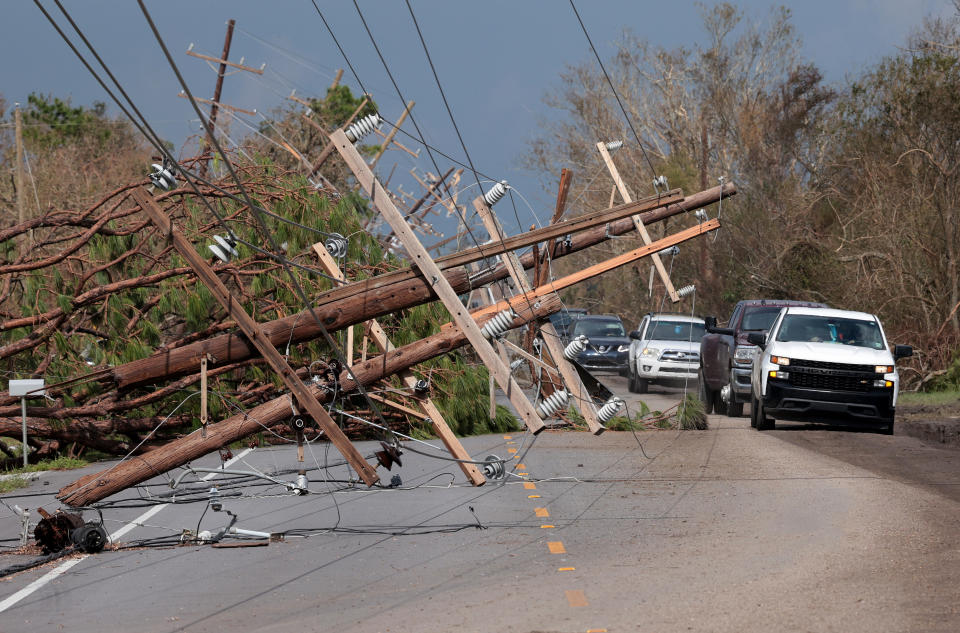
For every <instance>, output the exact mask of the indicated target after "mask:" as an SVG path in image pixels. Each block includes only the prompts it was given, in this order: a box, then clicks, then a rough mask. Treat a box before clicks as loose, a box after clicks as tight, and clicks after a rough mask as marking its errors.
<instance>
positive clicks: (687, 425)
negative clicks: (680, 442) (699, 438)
mask: <svg viewBox="0 0 960 633" xmlns="http://www.w3.org/2000/svg"><path fill="white" fill-rule="evenodd" d="M677 426H678V427H679V428H680V429H681V430H683V431H705V430H706V429H708V428H709V426H710V425H709V423H708V422H707V412H706V410H704V408H703V403H702V402H700V398H698V397H697V396H696V394H692V393H688V394H687V395H686V397H685V398H684V399H683V401H682V402H681V403H680V406H679V407H678V408H677Z"/></svg>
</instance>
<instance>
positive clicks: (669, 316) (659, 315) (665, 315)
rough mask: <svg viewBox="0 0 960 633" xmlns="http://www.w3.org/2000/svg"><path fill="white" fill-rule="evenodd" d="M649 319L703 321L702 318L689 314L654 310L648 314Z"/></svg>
mask: <svg viewBox="0 0 960 633" xmlns="http://www.w3.org/2000/svg"><path fill="white" fill-rule="evenodd" d="M650 320H651V321H653V320H656V321H668V320H669V321H681V322H683V323H703V319H701V318H700V317H697V316H690V315H689V314H679V313H676V312H655V313H653V314H651V315H650Z"/></svg>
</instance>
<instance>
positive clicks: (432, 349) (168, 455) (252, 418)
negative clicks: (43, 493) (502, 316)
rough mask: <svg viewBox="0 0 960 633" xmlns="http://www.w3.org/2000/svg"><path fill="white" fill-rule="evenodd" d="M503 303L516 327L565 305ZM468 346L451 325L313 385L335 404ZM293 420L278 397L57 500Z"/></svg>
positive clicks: (82, 500)
mask: <svg viewBox="0 0 960 633" xmlns="http://www.w3.org/2000/svg"><path fill="white" fill-rule="evenodd" d="M503 306H512V307H513V310H514V312H515V313H516V318H514V319H513V321H512V323H511V324H510V326H511V327H513V328H517V327H520V326H522V325H524V324H526V323H529V322H531V321H533V320H535V319H537V318H541V317H546V316H549V315H550V314H552V313H554V312H557V311H558V310H560V308H561V306H562V304H561V302H560V299H559V298H558V297H556V296H550V297H544V298H543V299H542V300H540V301H539V302H536V303H535V304H532V303H530V302H527V301H524V300H523V298H522V297H515V298H514V299H513V300H512V301H511V302H510V303H509V304H507V303H504V304H503ZM533 306H535V307H533ZM486 321H487V319H486V318H484V319H481V320H480V322H481V323H485V322H486ZM466 344H467V337H466V335H465V334H464V333H463V331H462V330H461V329H460V328H459V327H457V326H456V325H452V324H451V325H448V327H444V328H442V329H441V331H440V332H438V333H437V334H433V335H431V336H428V337H426V338H424V339H421V340H419V341H415V342H413V343H410V344H409V345H404V346H403V347H398V348H396V349H394V350H391V351H390V352H387V353H386V354H383V355H382V356H377V357H374V358H370V359H368V360H366V361H364V362H361V363H357V364H356V365H354V366H353V376H355V377H356V380H354V378H353V377H351V376H350V375H349V374H348V372H347V371H346V370H344V371H343V372H341V374H340V377H339V381H338V383H337V384H332V383H331V384H319V385H310V386H308V389H309V390H310V391H311V393H312V394H313V396H314V397H315V398H317V399H318V400H319V401H321V402H329V401H330V399H331V398H332V396H333V394H334V392H339V393H341V394H343V393H349V392H350V391H352V390H354V389H356V388H357V384H361V385H370V384H372V383H374V382H376V381H378V380H382V379H383V378H386V377H387V376H392V375H393V374H396V373H399V372H401V371H403V370H405V369H409V368H410V367H413V366H414V365H417V364H419V363H422V362H425V361H428V360H430V359H432V358H436V357H437V356H441V355H443V354H446V353H448V352H451V351H453V350H455V349H457V348H459V347H462V346H464V345H466ZM289 418H290V398H289V397H288V396H286V395H284V396H281V397H279V398H274V399H273V400H271V401H269V402H265V403H264V404H261V405H259V406H256V407H254V408H252V409H250V410H249V411H246V412H244V413H239V414H237V415H234V416H231V417H229V418H226V419H224V420H223V421H221V422H215V423H213V424H210V425H208V426H207V437H205V438H204V437H201V434H200V433H199V431H195V432H193V433H191V434H190V435H188V436H186V437H182V438H179V439H176V440H173V441H172V442H169V443H168V444H166V445H164V446H160V447H158V448H156V449H154V450H152V451H149V452H148V453H146V454H144V455H138V456H137V458H136V459H131V460H127V461H123V462H120V463H119V464H115V465H114V466H111V467H110V468H107V469H105V470H103V471H101V472H98V473H92V474H90V475H86V476H84V477H81V478H80V479H78V480H77V481H75V482H73V483H71V484H69V485H67V486H65V487H63V488H61V489H60V491H59V492H58V493H57V498H58V499H59V500H60V501H62V502H63V503H64V504H66V505H69V506H75V507H79V506H85V505H89V504H91V503H96V502H97V501H100V500H101V499H105V498H107V497H109V496H110V495H113V494H116V493H118V492H120V491H122V490H125V489H127V488H129V487H131V486H135V485H137V484H139V483H143V482H144V481H147V480H148V479H151V478H153V477H155V476H156V475H158V474H160V473H164V472H167V471H168V470H170V469H171V468H176V467H178V466H183V465H184V464H187V463H189V462H191V461H193V460H195V459H199V458H200V457H203V456H204V455H206V454H208V453H212V452H213V451H216V450H217V449H219V448H221V447H223V446H227V445H229V444H230V443H232V442H236V441H238V440H242V439H243V438H245V437H248V436H250V435H253V434H254V433H258V432H260V431H262V430H263V428H264V426H267V427H269V426H270V425H272V424H277V423H279V422H281V421H283V420H286V419H289Z"/></svg>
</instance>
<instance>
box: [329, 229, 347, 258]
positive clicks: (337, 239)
mask: <svg viewBox="0 0 960 633" xmlns="http://www.w3.org/2000/svg"><path fill="white" fill-rule="evenodd" d="M323 246H324V248H326V249H327V252H329V253H330V255H331V256H333V257H335V258H337V259H340V258H341V257H346V256H347V247H348V246H349V242H347V238H345V237H344V236H342V235H340V234H339V233H332V234H331V235H330V237H328V238H327V240H326V241H325V242H324V243H323Z"/></svg>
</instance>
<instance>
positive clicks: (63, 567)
mask: <svg viewBox="0 0 960 633" xmlns="http://www.w3.org/2000/svg"><path fill="white" fill-rule="evenodd" d="M252 450H253V449H252V448H246V449H244V450H242V451H240V452H239V453H238V454H237V455H236V456H235V457H233V458H232V459H230V460H229V461H227V462H226V463H224V465H223V467H224V468H227V467H228V466H231V465H233V464H234V463H236V462H237V461H239V460H241V459H243V458H244V457H246V456H247V454H248V453H249V452H250V451H252ZM218 474H219V473H210V474H209V475H206V476H204V477H203V478H202V480H203V481H209V480H210V479H213V478H214V477H216V476H217V475H218ZM169 505H170V504H169V503H164V504H163V505H158V506H153V507H152V508H150V509H149V510H147V511H146V512H144V513H143V514H141V515H140V516H138V517H137V518H136V519H134V520H133V521H131V522H130V523H128V524H126V525H124V526H123V527H122V528H120V529H119V530H117V531H116V532H114V533H113V534H111V535H110V541H111V542H113V541H116V540H117V539H118V538H120V537H121V536H123V535H124V534H126V533H127V532H130V531H131V530H133V529H134V528H136V527H139V526H140V525H142V524H143V522H144V521H146V520H147V519H149V518H150V517H152V516H153V515H155V514H157V513H158V512H160V511H161V510H163V509H164V508H166V507H167V506H169ZM88 556H89V554H84V555H83V556H80V557H78V558H71V559H70V560H68V561H66V562H64V563H61V564H60V565H58V566H57V567H55V568H53V569H51V570H50V571H49V572H47V573H46V574H44V575H43V576H41V577H39V578H37V579H36V580H34V581H33V582H32V583H30V584H29V585H27V586H26V587H24V588H23V589H21V590H20V591H18V592H17V593H15V594H13V595H12V596H10V597H9V598H7V599H6V600H4V601H3V602H0V613H3V612H4V611H6V610H7V609H9V608H10V607H12V606H13V605H15V604H17V603H18V602H20V601H21V600H23V599H24V598H26V597H27V596H29V595H30V594H32V593H33V592H35V591H37V590H38V589H40V588H42V587H43V586H44V585H46V584H47V583H49V582H50V581H51V580H54V579H56V578H57V577H59V576H61V575H62V574H64V573H66V572H67V571H68V570H69V569H70V568H72V567H73V566H74V565H76V564H77V563H79V562H80V561H82V560H83V559H85V558H87V557H88Z"/></svg>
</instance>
